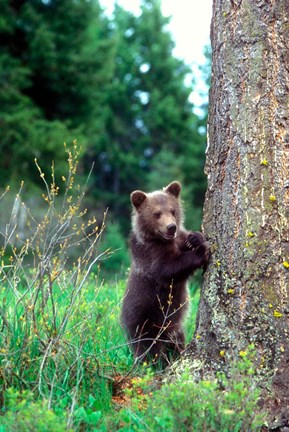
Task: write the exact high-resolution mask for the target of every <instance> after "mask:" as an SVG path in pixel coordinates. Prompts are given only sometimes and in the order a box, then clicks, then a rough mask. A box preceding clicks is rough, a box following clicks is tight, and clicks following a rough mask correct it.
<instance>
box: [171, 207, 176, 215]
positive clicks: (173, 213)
mask: <svg viewBox="0 0 289 432" xmlns="http://www.w3.org/2000/svg"><path fill="white" fill-rule="evenodd" d="M171 214H172V215H173V216H174V217H175V216H176V211H175V210H174V209H172V210H171Z"/></svg>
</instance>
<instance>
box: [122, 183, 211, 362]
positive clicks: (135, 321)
mask: <svg viewBox="0 0 289 432" xmlns="http://www.w3.org/2000/svg"><path fill="white" fill-rule="evenodd" d="M180 191H181V185H180V183H179V182H172V183H170V184H169V185H168V186H167V187H166V188H164V189H163V190H162V191H157V192H152V193H149V194H145V193H144V192H141V191H134V192H133V193H132V194H131V202H132V205H133V217H132V234H131V237H130V247H131V254H132V265H131V272H130V276H129V280H128V284H127V290H126V294H125V297H124V300H123V306H122V323H123V325H124V327H125V329H126V331H127V333H128V336H129V339H130V343H131V346H132V349H133V352H134V355H135V357H136V358H137V359H141V360H147V359H148V358H153V360H158V359H159V358H160V359H161V360H165V361H168V355H169V352H172V353H173V354H176V353H180V351H182V350H183V349H184V333H183V329H182V320H183V317H184V314H185V312H186V310H187V307H188V294H187V288H186V282H187V279H188V278H189V276H190V275H191V274H192V273H193V272H194V271H195V270H196V269H197V268H199V267H203V266H204V265H206V264H207V262H208V259H209V249H208V245H207V243H206V240H205V238H204V236H203V235H202V234H201V233H198V232H196V233H191V232H188V231H186V230H185V229H184V228H183V226H182V219H183V215H182V207H181V202H180V199H179V195H180Z"/></svg>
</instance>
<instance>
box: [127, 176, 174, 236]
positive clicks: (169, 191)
mask: <svg viewBox="0 0 289 432" xmlns="http://www.w3.org/2000/svg"><path fill="white" fill-rule="evenodd" d="M180 192H181V184H180V183H179V182H177V181H174V182H172V183H170V184H169V185H168V186H166V187H165V188H164V189H163V190H161V191H155V192H151V193H145V192H142V191H139V190H136V191H134V192H132V194H131V202H132V205H133V209H134V211H133V223H132V225H133V232H134V233H135V235H136V236H137V238H138V239H139V240H140V241H146V240H157V239H159V240H162V241H172V240H173V239H175V238H176V237H177V235H178V231H179V229H180V227H181V224H182V208H181V202H180Z"/></svg>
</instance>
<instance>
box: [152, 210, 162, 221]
mask: <svg viewBox="0 0 289 432" xmlns="http://www.w3.org/2000/svg"><path fill="white" fill-rule="evenodd" d="M161 215H162V212H160V211H158V212H154V218H155V219H160V217H161Z"/></svg>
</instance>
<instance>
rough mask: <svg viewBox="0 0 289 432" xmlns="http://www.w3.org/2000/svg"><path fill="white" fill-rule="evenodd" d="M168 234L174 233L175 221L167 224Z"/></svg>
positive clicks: (175, 229) (175, 228)
mask: <svg viewBox="0 0 289 432" xmlns="http://www.w3.org/2000/svg"><path fill="white" fill-rule="evenodd" d="M167 230H168V234H169V235H174V234H175V233H176V231H177V225H176V224H175V223H171V224H169V225H168V226H167Z"/></svg>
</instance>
